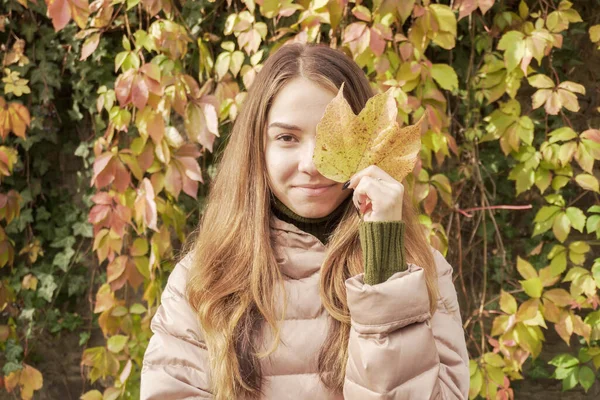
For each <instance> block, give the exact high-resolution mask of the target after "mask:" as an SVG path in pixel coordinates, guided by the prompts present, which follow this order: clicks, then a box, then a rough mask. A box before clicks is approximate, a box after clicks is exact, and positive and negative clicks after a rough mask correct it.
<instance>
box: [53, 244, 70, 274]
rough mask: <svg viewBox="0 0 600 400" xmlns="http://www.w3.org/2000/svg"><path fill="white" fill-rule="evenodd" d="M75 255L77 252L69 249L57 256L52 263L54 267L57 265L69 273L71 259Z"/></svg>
mask: <svg viewBox="0 0 600 400" xmlns="http://www.w3.org/2000/svg"><path fill="white" fill-rule="evenodd" d="M74 254H75V250H73V249H72V248H67V249H65V250H64V251H61V252H60V253H58V254H57V255H56V256H54V261H52V265H56V266H57V267H58V268H60V269H61V270H63V271H64V272H67V269H68V268H69V264H70V263H71V258H72V257H73V255H74Z"/></svg>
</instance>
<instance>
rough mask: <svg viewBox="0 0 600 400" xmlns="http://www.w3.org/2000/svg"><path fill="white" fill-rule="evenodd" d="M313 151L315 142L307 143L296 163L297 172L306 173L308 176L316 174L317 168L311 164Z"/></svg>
mask: <svg viewBox="0 0 600 400" xmlns="http://www.w3.org/2000/svg"><path fill="white" fill-rule="evenodd" d="M314 150H315V142H314V141H310V142H307V145H306V147H305V148H304V149H303V151H302V154H301V158H300V161H299V163H298V170H299V171H300V172H306V173H308V174H310V175H315V174H317V173H318V170H317V167H316V166H315V163H314V162H313V154H314Z"/></svg>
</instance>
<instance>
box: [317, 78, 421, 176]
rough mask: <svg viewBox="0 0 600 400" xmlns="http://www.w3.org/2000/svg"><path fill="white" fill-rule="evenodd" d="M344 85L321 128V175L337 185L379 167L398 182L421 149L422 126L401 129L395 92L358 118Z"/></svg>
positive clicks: (378, 99) (377, 97)
mask: <svg viewBox="0 0 600 400" xmlns="http://www.w3.org/2000/svg"><path fill="white" fill-rule="evenodd" d="M343 89H344V83H342V86H341V88H340V90H339V92H338V94H337V96H336V97H335V98H334V99H333V100H332V101H331V102H330V103H329V104H328V105H327V108H326V109H325V113H324V115H323V117H322V118H321V121H319V123H318V124H317V134H316V144H315V151H314V154H313V162H314V163H315V166H316V167H317V169H318V170H319V172H320V173H321V174H323V175H324V176H325V177H327V178H329V179H332V180H334V181H336V182H345V181H347V180H349V179H350V178H351V177H352V175H354V174H355V173H356V172H358V171H360V170H362V169H364V168H366V167H368V166H369V165H377V166H378V167H379V168H381V169H383V170H384V171H386V172H387V173H388V174H390V175H391V176H392V177H394V179H396V180H398V181H402V180H403V179H404V177H405V176H406V175H408V174H409V173H410V172H411V171H412V169H413V167H414V165H415V163H416V161H417V158H418V155H419V151H420V149H421V123H422V121H423V119H424V118H423V117H422V118H421V119H420V120H419V121H418V122H417V123H416V124H415V125H412V126H408V127H404V128H402V129H400V127H399V125H398V122H397V121H396V116H397V113H398V108H397V105H396V101H395V100H394V97H393V96H392V92H391V90H388V91H387V92H385V93H381V94H378V95H375V96H374V97H372V98H371V99H369V101H368V102H367V104H366V105H365V107H364V109H363V110H362V111H361V112H360V113H359V115H358V116H356V115H355V114H354V112H353V111H352V109H351V108H350V105H349V104H348V102H347V101H346V99H345V98H344V96H343Z"/></svg>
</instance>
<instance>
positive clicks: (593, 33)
mask: <svg viewBox="0 0 600 400" xmlns="http://www.w3.org/2000/svg"><path fill="white" fill-rule="evenodd" d="M589 33H590V40H591V41H592V42H594V43H597V42H600V25H594V26H592V27H590V31H589Z"/></svg>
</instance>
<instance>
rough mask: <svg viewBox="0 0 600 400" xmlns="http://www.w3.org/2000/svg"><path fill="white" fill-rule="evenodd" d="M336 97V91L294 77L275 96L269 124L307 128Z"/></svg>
mask: <svg viewBox="0 0 600 400" xmlns="http://www.w3.org/2000/svg"><path fill="white" fill-rule="evenodd" d="M334 97H335V93H332V92H331V91H329V90H327V89H325V88H323V87H321V86H319V85H318V84H316V83H314V82H312V81H310V80H308V79H305V78H300V79H294V80H292V81H291V82H289V83H288V84H287V85H285V86H284V87H283V88H282V89H281V91H280V92H279V93H278V94H277V95H276V96H275V98H274V100H273V103H272V106H271V109H270V111H269V116H268V126H271V125H272V124H277V123H279V124H287V125H288V126H289V125H294V126H297V127H301V128H306V127H307V126H311V125H314V124H316V123H318V121H319V120H320V119H321V117H322V116H323V113H324V112H325V108H326V107H327V104H329V102H330V101H331V100H333V99H334ZM280 127H282V128H285V127H284V126H281V125H280Z"/></svg>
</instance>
